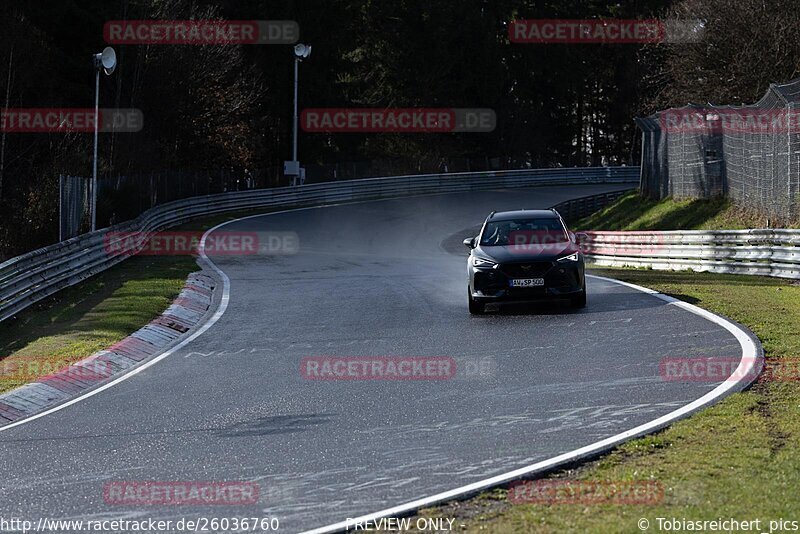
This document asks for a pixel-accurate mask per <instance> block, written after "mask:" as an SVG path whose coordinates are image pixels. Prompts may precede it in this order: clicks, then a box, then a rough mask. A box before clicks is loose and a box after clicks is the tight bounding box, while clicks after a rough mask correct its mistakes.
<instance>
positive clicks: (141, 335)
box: [0, 273, 216, 427]
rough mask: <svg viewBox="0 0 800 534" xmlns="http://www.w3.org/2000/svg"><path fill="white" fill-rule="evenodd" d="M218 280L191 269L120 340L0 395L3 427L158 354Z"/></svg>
mask: <svg viewBox="0 0 800 534" xmlns="http://www.w3.org/2000/svg"><path fill="white" fill-rule="evenodd" d="M215 285H216V282H215V281H214V279H213V278H212V277H210V276H208V275H205V274H202V273H192V274H190V275H189V278H188V279H187V280H186V284H185V285H184V286H183V289H182V290H181V292H180V294H179V295H178V298H177V299H175V301H174V302H173V303H172V305H170V307H169V308H167V309H166V310H165V311H164V313H162V314H161V315H159V316H158V317H156V318H155V319H153V320H152V321H150V323H149V324H147V325H146V326H144V327H142V328H140V329H139V330H137V331H136V332H134V333H133V334H131V335H130V336H128V337H126V338H125V339H123V340H122V341H119V342H117V343H115V344H114V345H112V346H110V347H108V348H107V349H105V350H101V351H99V352H97V353H95V354H92V355H91V356H89V357H88V358H85V359H83V360H80V361H79V362H76V363H73V364H72V365H70V366H68V367H66V368H64V369H62V370H60V371H58V372H56V373H53V374H51V375H47V376H44V377H41V378H39V379H38V380H36V381H35V382H31V383H29V384H25V385H24V386H21V387H19V388H17V389H14V390H12V391H9V392H8V393H3V394H0V427H2V426H5V425H8V424H11V423H14V422H15V421H19V420H21V419H25V418H27V417H30V416H32V415H34V414H37V413H39V412H42V411H44V410H46V409H48V408H51V407H53V406H55V405H57V404H60V403H62V402H65V401H67V400H69V399H72V398H73V397H77V396H80V395H82V394H83V393H85V392H86V391H88V390H90V389H91V388H93V387H94V386H96V385H98V384H101V383H103V382H106V381H107V380H108V379H111V378H113V377H114V376H117V375H120V374H122V373H124V372H125V371H127V370H128V369H131V368H132V367H135V366H137V365H139V364H140V363H142V362H143V361H145V360H147V359H148V358H151V357H153V356H156V355H158V354H160V353H162V352H163V351H164V349H165V348H166V347H167V346H169V345H170V344H172V343H173V342H174V341H175V340H177V339H178V338H180V337H182V336H183V335H184V334H186V332H188V331H189V330H190V329H191V328H192V327H193V326H195V325H197V324H198V323H199V322H200V321H201V320H202V319H203V316H204V315H205V314H206V312H207V311H208V309H209V308H210V307H211V300H212V296H213V293H214V287H215Z"/></svg>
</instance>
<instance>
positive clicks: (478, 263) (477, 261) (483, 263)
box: [472, 256, 497, 269]
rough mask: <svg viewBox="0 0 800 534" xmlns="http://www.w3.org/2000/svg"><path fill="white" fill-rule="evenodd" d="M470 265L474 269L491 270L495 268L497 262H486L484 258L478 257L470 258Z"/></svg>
mask: <svg viewBox="0 0 800 534" xmlns="http://www.w3.org/2000/svg"><path fill="white" fill-rule="evenodd" d="M472 265H474V266H475V267H486V268H489V269H492V268H494V267H497V262H494V261H492V260H487V259H486V258H479V257H478V256H472Z"/></svg>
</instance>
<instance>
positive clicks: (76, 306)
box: [0, 256, 198, 392]
mask: <svg viewBox="0 0 800 534" xmlns="http://www.w3.org/2000/svg"><path fill="white" fill-rule="evenodd" d="M196 270H198V267H197V264H196V263H195V261H194V258H191V257H188V256H174V257H166V256H142V257H134V258H130V259H128V260H126V261H124V262H122V263H120V264H118V265H116V266H114V267H112V268H111V269H109V270H108V271H105V272H103V273H101V274H99V275H98V276H95V277H93V278H91V279H89V280H87V281H85V282H82V283H81V284H79V285H77V286H75V287H72V288H69V289H66V290H64V291H61V292H59V293H58V294H57V295H56V297H55V298H54V299H51V300H49V301H45V302H44V303H39V304H36V305H34V306H33V307H32V308H29V309H28V310H25V311H24V312H22V313H20V314H19V315H18V316H17V319H15V320H9V321H5V322H4V323H3V324H2V325H0V360H2V361H1V362H0V365H2V366H3V369H4V370H5V372H2V373H0V392H3V391H8V390H10V389H13V388H16V387H18V386H20V385H22V384H24V383H25V382H29V381H32V380H34V379H35V378H36V377H37V376H42V375H44V374H48V373H49V372H52V371H55V370H57V369H59V368H62V367H65V366H66V365H68V364H70V363H73V362H75V361H78V360H80V359H83V358H85V357H87V356H90V355H91V354H93V353H94V352H96V351H98V350H101V349H104V348H106V347H108V346H109V345H112V344H114V343H115V342H117V341H119V340H121V339H123V338H125V337H126V336H128V335H129V334H131V333H132V332H135V331H136V330H138V329H139V328H141V327H142V326H144V325H145V324H147V323H148V322H150V321H151V320H153V319H154V318H155V317H156V316H158V315H159V314H160V313H161V312H163V311H164V310H165V309H166V308H167V307H168V306H169V305H170V303H171V302H172V301H173V300H174V299H175V297H176V296H177V295H178V293H179V292H180V290H181V288H182V287H183V284H184V282H185V281H186V277H187V276H188V275H189V273H191V272H192V271H196Z"/></svg>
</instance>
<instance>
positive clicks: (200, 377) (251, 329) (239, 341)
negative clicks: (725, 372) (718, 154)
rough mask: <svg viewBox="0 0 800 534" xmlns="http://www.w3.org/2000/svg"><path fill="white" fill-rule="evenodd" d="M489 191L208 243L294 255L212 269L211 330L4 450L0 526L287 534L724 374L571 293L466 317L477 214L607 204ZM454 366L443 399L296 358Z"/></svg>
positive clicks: (259, 225) (449, 481)
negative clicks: (680, 375)
mask: <svg viewBox="0 0 800 534" xmlns="http://www.w3.org/2000/svg"><path fill="white" fill-rule="evenodd" d="M622 188H623V187H621V186H610V185H594V186H568V187H541V188H532V189H525V190H497V191H484V192H473V193H458V194H447V195H432V196H422V197H414V198H405V199H395V200H383V201H375V202H366V203H358V204H351V205H340V206H331V207H325V208H318V209H304V210H298V211H292V212H286V213H278V214H272V215H265V216H260V217H255V218H247V219H243V220H239V221H236V222H232V223H230V224H227V225H225V226H224V227H223V228H221V229H220V231H223V230H224V231H226V232H232V231H234V232H235V231H242V232H253V231H255V232H273V231H278V232H295V233H296V234H297V236H298V237H299V244H300V248H299V252H298V253H297V254H294V255H274V256H269V255H247V256H228V255H220V256H213V255H212V256H211V259H212V260H213V262H214V263H215V264H216V266H217V267H218V268H219V269H221V270H222V271H224V273H225V274H226V275H227V276H228V278H229V279H230V300H229V304H228V308H227V310H226V311H225V313H224V315H222V317H221V318H220V319H219V320H218V321H217V322H216V323H215V324H214V325H213V326H211V328H209V329H208V331H206V332H205V333H203V334H202V335H200V336H199V337H198V338H197V339H195V340H193V341H192V342H191V343H189V344H188V345H187V346H185V347H183V348H181V349H180V350H178V351H176V352H175V353H174V354H172V355H170V356H169V357H167V358H166V359H164V360H163V361H161V362H158V363H157V364H156V365H153V366H152V367H150V368H148V369H145V370H143V371H142V372H141V373H139V374H138V375H136V376H133V377H131V378H130V379H129V380H126V381H123V382H121V383H119V384H117V385H115V386H114V387H111V388H109V389H108V390H106V391H103V392H101V393H100V394H97V395H95V396H93V397H91V398H88V399H86V400H84V401H82V402H79V403H77V404H75V405H72V406H69V407H68V408H65V409H64V410H61V411H58V412H55V413H52V414H49V415H46V416H44V417H42V418H40V419H37V420H35V421H31V422H30V423H27V424H24V425H21V426H18V427H16V428H11V429H8V430H6V431H2V432H0V458H2V462H0V517H3V518H12V517H16V518H26V519H30V520H33V521H36V520H38V518H40V517H47V518H61V519H68V518H72V519H84V520H85V519H119V518H126V519H137V518H138V519H144V518H158V519H164V520H167V519H169V520H172V521H177V520H178V519H180V518H186V517H188V518H195V519H196V518H198V517H229V518H230V517H245V516H247V517H276V518H278V519H279V520H280V525H281V528H280V532H297V531H301V530H304V529H309V528H314V527H320V526H323V525H327V524H330V523H335V522H338V521H344V520H345V519H346V518H348V517H356V516H358V515H362V514H365V513H368V512H373V511H376V510H380V509H383V508H387V507H389V506H393V505H397V504H401V503H404V502H407V501H411V500H414V499H417V498H420V497H423V496H426V495H430V494H433V493H437V492H441V491H445V490H448V489H451V488H455V487H458V486H462V485H465V484H469V483H471V482H474V481H477V480H481V479H484V478H488V477H491V476H493V475H497V474H500V473H504V472H507V471H511V470H513V469H516V468H519V467H521V466H525V465H529V464H531V463H534V462H537V461H540V460H543V459H546V458H550V457H552V456H555V455H557V454H560V453H563V452H566V451H569V450H573V449H575V448H578V447H580V446H583V445H586V444H589V443H592V442H594V441H597V440H599V439H602V438H605V437H608V436H611V435H614V434H617V433H619V432H622V431H624V430H627V429H630V428H632V427H634V426H637V425H639V424H642V423H644V422H647V421H649V420H652V419H655V418H656V417H659V416H661V415H664V414H666V413H668V412H671V411H673V410H674V409H676V408H677V407H680V406H683V405H685V404H687V403H689V402H691V401H692V400H694V399H696V398H698V397H700V396H702V395H703V394H704V393H706V392H708V391H710V390H711V389H713V388H714V387H715V386H717V385H718V384H719V382H702V381H668V380H664V379H663V378H662V377H661V376H660V373H659V364H660V362H661V361H662V360H663V359H664V358H698V357H702V358H716V357H719V358H738V357H739V356H740V355H741V349H740V346H739V343H738V342H737V340H736V338H735V337H734V336H733V335H731V334H730V333H729V332H728V331H726V330H725V329H723V328H722V327H721V326H719V325H717V324H714V323H711V322H709V321H707V320H705V319H703V318H702V317H699V316H697V315H694V314H692V313H689V312H687V311H686V310H683V309H681V308H678V307H675V306H669V305H667V304H666V303H665V302H664V301H662V300H659V299H657V298H654V297H653V296H650V295H647V294H644V293H641V292H638V291H636V290H634V289H631V288H628V287H624V286H620V285H617V284H613V283H611V282H608V281H604V280H599V279H593V278H590V279H588V293H589V299H588V301H589V303H588V306H587V308H586V309H585V310H580V311H572V310H570V309H569V308H567V307H564V306H559V305H554V304H546V305H536V306H507V307H504V308H502V309H501V310H500V311H499V312H496V313H489V314H488V315H486V316H479V317H473V316H470V315H469V313H468V312H467V302H466V291H467V290H466V267H465V258H466V255H467V250H466V248H465V247H463V245H461V244H460V241H461V239H463V238H464V237H467V236H468V235H469V234H470V233H471V229H473V228H474V227H475V226H476V225H478V224H480V223H481V222H482V220H483V219H484V218H485V217H486V215H487V214H488V213H489V212H490V211H492V210H504V209H519V208H546V207H549V206H552V205H554V204H556V203H558V202H560V201H563V200H566V199H569V198H575V197H579V196H585V195H590V194H595V193H599V192H604V191H610V190H616V189H622ZM322 356H362V357H388V356H417V357H425V356H427V357H452V358H453V359H454V360H455V361H456V362H457V364H458V368H459V370H461V371H462V372H459V373H457V375H456V376H455V377H453V378H452V379H449V380H399V381H387V380H365V381H354V380H344V381H318V380H308V379H305V378H304V377H303V376H302V374H301V371H300V367H301V365H300V363H301V360H302V359H303V358H307V357H322ZM115 481H165V482H166V481H248V482H255V483H257V484H258V487H259V488H260V496H259V499H258V503H257V504H247V505H235V506H227V505H214V506H209V505H191V504H184V505H177V506H175V505H147V504H141V503H140V504H124V505H123V504H114V503H108V502H106V500H105V499H104V495H103V489H104V486H105V485H106V484H108V483H110V482H115Z"/></svg>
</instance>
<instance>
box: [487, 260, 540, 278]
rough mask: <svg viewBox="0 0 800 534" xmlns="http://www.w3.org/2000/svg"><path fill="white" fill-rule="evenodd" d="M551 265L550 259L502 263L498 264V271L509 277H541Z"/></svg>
mask: <svg viewBox="0 0 800 534" xmlns="http://www.w3.org/2000/svg"><path fill="white" fill-rule="evenodd" d="M552 267H553V262H551V261H526V262H519V263H504V264H502V265H500V271H502V272H503V273H504V274H505V275H506V276H508V277H509V278H541V277H542V276H544V275H545V273H547V271H549V270H550V269H551V268H552Z"/></svg>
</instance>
